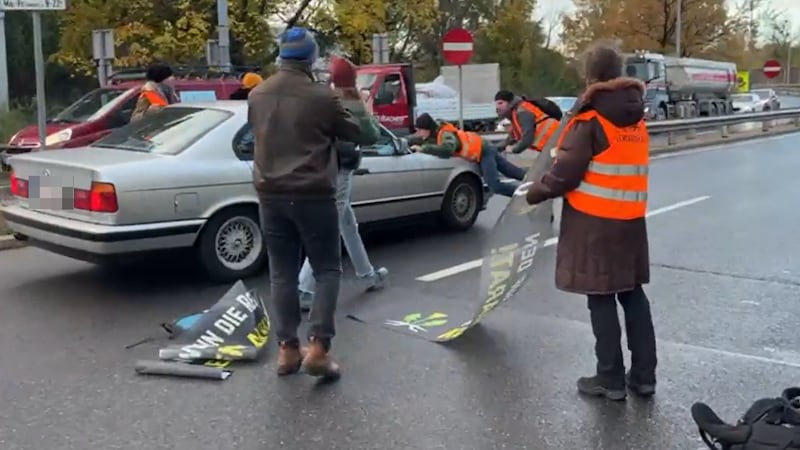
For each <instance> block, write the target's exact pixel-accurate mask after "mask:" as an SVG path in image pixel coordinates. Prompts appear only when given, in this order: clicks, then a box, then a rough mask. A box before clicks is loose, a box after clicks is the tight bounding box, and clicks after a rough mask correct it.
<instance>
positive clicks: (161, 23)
mask: <svg viewBox="0 0 800 450" xmlns="http://www.w3.org/2000/svg"><path fill="white" fill-rule="evenodd" d="M273 5H274V4H273V3H269V2H265V1H262V2H255V1H252V2H251V1H248V0H231V1H230V3H229V19H230V28H231V34H232V47H233V50H234V52H233V53H234V55H235V56H236V58H237V59H239V60H240V61H238V62H239V63H245V62H252V63H261V62H263V60H265V59H267V56H268V54H269V53H268V51H265V49H269V48H271V46H272V45H273V39H272V36H271V33H270V30H269V26H268V25H267V23H266V21H264V20H263V18H262V16H261V14H262V12H267V13H271V12H272V11H274V8H273ZM215 23H216V1H215V0H174V1H170V0H74V1H73V2H72V3H71V5H70V8H68V9H67V11H65V12H64V13H63V16H62V23H61V29H62V35H61V42H60V44H61V50H60V51H59V52H58V53H56V54H55V55H54V60H55V61H58V62H60V63H62V64H64V65H66V66H68V67H71V68H73V69H74V70H76V71H79V72H87V73H88V72H92V71H93V70H94V69H93V68H94V63H93V61H92V54H91V52H92V43H91V39H92V37H91V32H92V30H95V29H100V28H112V29H114V31H115V41H116V42H115V44H116V54H117V55H116V56H117V58H116V60H115V61H114V65H115V66H116V67H133V66H142V65H146V64H148V63H150V62H152V61H153V60H165V61H169V62H173V63H188V64H191V63H198V62H202V61H204V55H205V48H206V41H207V40H208V39H211V38H214V37H215V36H214V35H215V25H214V24H215Z"/></svg>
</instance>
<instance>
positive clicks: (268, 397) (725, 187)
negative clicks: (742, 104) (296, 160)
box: [0, 134, 800, 450]
mask: <svg viewBox="0 0 800 450" xmlns="http://www.w3.org/2000/svg"><path fill="white" fill-rule="evenodd" d="M798 138H800V134H794V135H786V136H781V137H776V138H768V139H764V140H760V141H751V142H745V143H741V144H733V145H728V146H727V147H725V148H717V149H712V150H705V151H700V152H696V153H689V154H677V155H669V156H667V157H662V158H659V159H657V160H655V161H653V168H652V176H651V180H652V181H651V185H652V187H651V212H652V213H654V214H653V215H652V217H651V218H650V219H649V223H648V227H649V231H650V245H651V255H652V264H653V268H652V284H650V285H649V286H648V287H647V291H648V294H649V296H650V298H651V300H652V302H653V312H654V316H655V321H656V329H657V334H658V337H659V352H660V354H659V358H660V361H659V362H660V366H659V385H658V393H657V395H656V397H655V399H653V400H652V401H650V402H648V401H642V400H638V399H635V398H629V400H628V401H627V402H626V403H622V404H612V403H609V402H605V401H601V400H596V399H585V398H583V397H581V396H579V395H578V394H577V393H576V391H575V379H576V378H577V377H579V376H582V375H586V374H590V373H591V372H592V370H593V367H594V359H593V350H592V348H593V338H592V335H591V331H590V328H589V325H588V323H587V322H588V311H587V310H586V307H585V300H584V299H583V298H581V297H579V296H574V295H568V294H564V293H561V292H558V291H557V290H555V289H554V287H553V273H552V260H553V256H554V252H553V248H552V247H550V248H548V249H546V250H543V251H542V252H541V253H538V254H537V257H538V258H541V259H542V262H543V264H542V266H541V267H542V268H543V270H539V271H537V272H536V273H535V275H534V277H533V279H531V280H530V281H529V282H528V284H527V285H526V287H525V288H523V290H522V291H521V292H520V293H519V294H518V295H517V297H515V298H514V299H513V300H512V301H510V302H509V303H508V304H506V305H504V306H503V307H501V308H500V309H498V310H496V311H495V312H494V313H493V314H492V315H490V316H489V317H487V319H486V320H485V322H484V323H483V324H481V325H480V326H478V327H476V328H475V329H473V330H471V331H470V332H469V333H468V334H467V335H465V336H464V337H463V338H461V339H460V340H458V341H455V342H454V343H452V344H451V345H447V346H445V345H438V344H433V343H429V342H426V341H423V340H421V339H416V338H413V337H407V336H403V335H400V334H397V333H393V332H391V331H388V330H384V329H381V328H379V327H376V326H370V325H364V324H361V323H357V322H354V321H352V320H350V319H347V318H345V317H344V314H345V313H346V312H348V311H350V310H352V309H353V308H354V307H356V306H357V305H358V306H359V307H369V305H368V303H369V302H404V301H407V300H408V299H409V298H411V297H423V298H426V299H430V301H431V302H432V303H435V302H436V301H437V299H441V298H443V297H446V298H449V299H458V300H460V301H463V302H464V303H465V304H473V302H475V295H476V288H477V286H476V284H477V283H476V275H477V271H476V270H474V269H473V270H461V271H459V270H456V269H453V266H458V265H460V264H462V263H465V262H467V261H470V260H473V259H474V258H476V257H478V256H479V255H478V253H479V252H478V248H479V247H480V242H481V239H482V237H483V236H485V235H486V233H488V232H489V231H490V228H491V225H492V224H493V221H494V219H495V218H496V217H497V214H499V211H500V210H501V208H502V207H503V206H504V201H503V200H502V199H498V198H495V199H493V200H492V202H491V204H490V208H489V210H488V211H486V212H485V213H483V214H482V216H481V217H480V220H479V223H478V224H477V225H476V227H475V228H474V229H473V230H471V231H469V232H466V233H462V234H446V233H443V232H439V231H436V230H435V229H433V228H431V227H428V226H424V225H420V226H419V227H416V228H414V227H409V229H407V230H404V231H403V232H400V231H394V232H390V233H381V234H379V235H377V236H376V237H373V238H372V239H370V244H369V249H370V252H371V256H372V259H373V261H374V263H376V264H382V265H386V266H387V267H388V268H389V269H390V270H391V284H390V286H389V287H388V288H387V289H386V290H385V291H384V292H381V293H375V294H361V293H360V292H358V291H357V290H356V289H355V287H354V286H353V285H352V284H347V283H346V285H345V287H344V288H343V292H342V297H341V305H340V309H341V311H342V317H341V318H340V319H339V322H338V324H339V336H338V338H337V340H336V342H335V348H334V351H335V354H336V356H337V357H338V358H339V361H340V362H341V364H342V365H343V367H344V370H345V374H344V377H343V378H342V380H341V381H340V382H339V383H337V384H333V385H317V384H316V383H315V382H314V380H312V379H311V378H308V377H305V376H302V375H299V376H296V377H290V378H287V379H278V378H277V377H276V376H275V375H274V369H275V367H274V362H273V359H274V355H275V350H274V347H271V348H270V351H269V353H268V355H267V356H266V359H265V361H262V362H259V363H256V364H252V365H249V366H245V367H241V368H238V369H237V370H236V371H235V374H234V375H233V376H232V377H231V378H230V379H229V380H227V381H224V382H204V381H193V380H187V379H167V378H146V377H141V376H137V375H135V374H134V372H133V364H134V362H135V361H136V360H137V359H143V358H145V359H154V358H155V357H156V354H157V348H158V347H157V345H155V344H145V345H142V346H139V347H136V348H134V349H131V350H125V349H124V347H125V345H127V344H131V343H133V342H136V341H138V340H140V339H142V338H144V337H148V336H159V335H160V330H159V327H158V324H159V323H160V322H162V321H165V320H169V319H171V318H173V317H176V316H179V315H182V314H185V313H190V312H194V311H197V310H199V309H202V308H203V307H205V306H208V305H210V304H212V303H213V302H214V301H215V300H216V299H217V297H218V296H219V295H220V294H221V293H222V292H223V291H224V290H225V289H226V288H227V286H213V285H209V284H206V283H204V282H203V281H201V280H198V279H197V277H196V275H195V274H194V273H193V271H192V270H190V269H181V268H180V266H175V265H170V264H160V265H158V266H153V267H150V268H141V269H137V270H130V271H127V272H126V273H124V274H111V273H109V272H105V271H102V270H99V269H97V268H95V267H93V266H90V265H88V264H84V263H80V262H76V261H73V260H69V259H66V258H61V257H58V256H53V255H51V254H48V253H45V252H43V251H40V250H37V249H33V248H25V249H19V250H10V251H7V252H3V253H0V321H1V323H2V326H0V448H2V449H3V450H13V449H25V450H40V449H62V450H67V449H80V450H94V449H97V450H112V449H137V450H138V449H148V450H156V449H176V450H182V449H187V450H202V449H209V450H212V449H213V450H219V449H245V450H258V449H275V448H287V449H306V448H309V449H310V448H329V449H342V450H354V449H374V450H378V449H380V450H400V449H403V450H406V449H426V450H427V449H437V448H441V449H467V450H488V449H535V450H545V449H570V450H572V449H610V450H620V449H648V450H649V449H659V450H667V449H690V450H694V449H699V448H702V444H701V443H700V441H699V440H698V439H697V436H696V430H695V427H694V425H693V424H692V422H691V418H690V415H689V407H690V406H691V404H692V403H693V402H695V401H705V402H707V403H709V404H710V405H711V406H712V407H714V408H715V409H716V410H717V411H718V412H719V414H720V415H721V416H722V417H724V418H726V419H728V420H730V421H733V420H735V419H736V418H737V417H738V415H740V414H741V413H743V412H744V410H745V408H746V407H747V406H749V405H750V403H751V402H752V401H753V400H755V399H756V398H759V397H761V396H774V395H777V394H779V392H780V390H782V389H783V388H785V387H787V386H789V385H798V384H800V353H798V349H800V333H798V332H797V326H798V321H797V317H798V316H800V302H798V300H797V299H798V297H800V240H798V239H796V233H797V229H798V228H797V220H796V219H797V218H795V219H792V217H794V216H795V215H796V213H795V212H794V208H792V206H791V205H792V204H793V203H792V202H791V201H790V200H792V199H796V198H798V196H800V181H799V180H798V178H797V176H796V170H795V168H796V167H797V166H798V165H799V164H800V154H798V153H797V152H796V142H797V139H798ZM787 201H789V203H787ZM787 206H788V207H787ZM347 276H348V277H352V274H351V273H350V272H349V271H348V272H347ZM418 278H423V279H428V280H431V281H420V280H419V279H418ZM250 284H251V285H252V286H260V287H263V288H264V290H265V291H264V292H265V293H266V278H265V277H259V278H258V279H255V280H251V281H250Z"/></svg>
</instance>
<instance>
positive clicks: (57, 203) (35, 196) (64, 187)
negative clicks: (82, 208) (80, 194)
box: [28, 177, 75, 209]
mask: <svg viewBox="0 0 800 450" xmlns="http://www.w3.org/2000/svg"><path fill="white" fill-rule="evenodd" d="M72 185H73V180H72V179H66V180H62V179H60V178H59V177H30V178H29V179H28V207H29V208H33V209H72V208H73V203H74V197H75V193H74V191H75V188H74V187H72Z"/></svg>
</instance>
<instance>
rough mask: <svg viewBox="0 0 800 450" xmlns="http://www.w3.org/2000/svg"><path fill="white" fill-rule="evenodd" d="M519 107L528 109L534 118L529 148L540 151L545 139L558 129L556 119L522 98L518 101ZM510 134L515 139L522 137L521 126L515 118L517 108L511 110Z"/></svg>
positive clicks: (545, 143)
mask: <svg viewBox="0 0 800 450" xmlns="http://www.w3.org/2000/svg"><path fill="white" fill-rule="evenodd" d="M519 107H520V108H522V109H525V110H527V111H529V112H530V113H531V114H533V117H535V118H536V130H535V131H534V135H533V144H531V147H530V148H531V150H535V151H537V152H541V151H542V149H543V148H544V146H545V145H547V141H548V140H550V137H551V136H553V133H555V132H556V130H557V129H558V120H556V119H553V118H551V117H550V116H548V115H547V114H545V113H544V111H542V110H541V109H539V108H538V107H537V106H536V105H534V104H533V103H531V102H528V101H525V100H523V101H521V102H520V103H519ZM511 136H512V137H513V138H514V139H516V140H519V139H521V138H522V127H521V126H520V125H519V120H518V119H517V108H514V110H513V111H511Z"/></svg>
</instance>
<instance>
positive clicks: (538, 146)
mask: <svg viewBox="0 0 800 450" xmlns="http://www.w3.org/2000/svg"><path fill="white" fill-rule="evenodd" d="M494 100H495V102H494V103H495V108H496V109H497V114H498V115H499V116H500V117H503V118H506V119H508V120H509V121H510V122H511V130H510V131H511V132H510V136H509V142H508V144H507V145H506V148H505V151H507V152H510V153H522V152H523V151H525V150H528V149H530V150H533V151H536V152H541V151H542V149H543V148H544V146H545V145H547V142H548V141H549V140H550V137H551V136H552V135H553V133H555V131H556V129H557V128H558V122H559V120H561V117H562V111H561V108H559V107H558V105H556V104H555V103H553V102H552V101H550V100H547V99H544V98H542V99H531V100H529V99H527V98H525V97H520V96H516V95H514V93H513V92H511V91H505V90H503V91H499V92H497V94H495V96H494Z"/></svg>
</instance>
